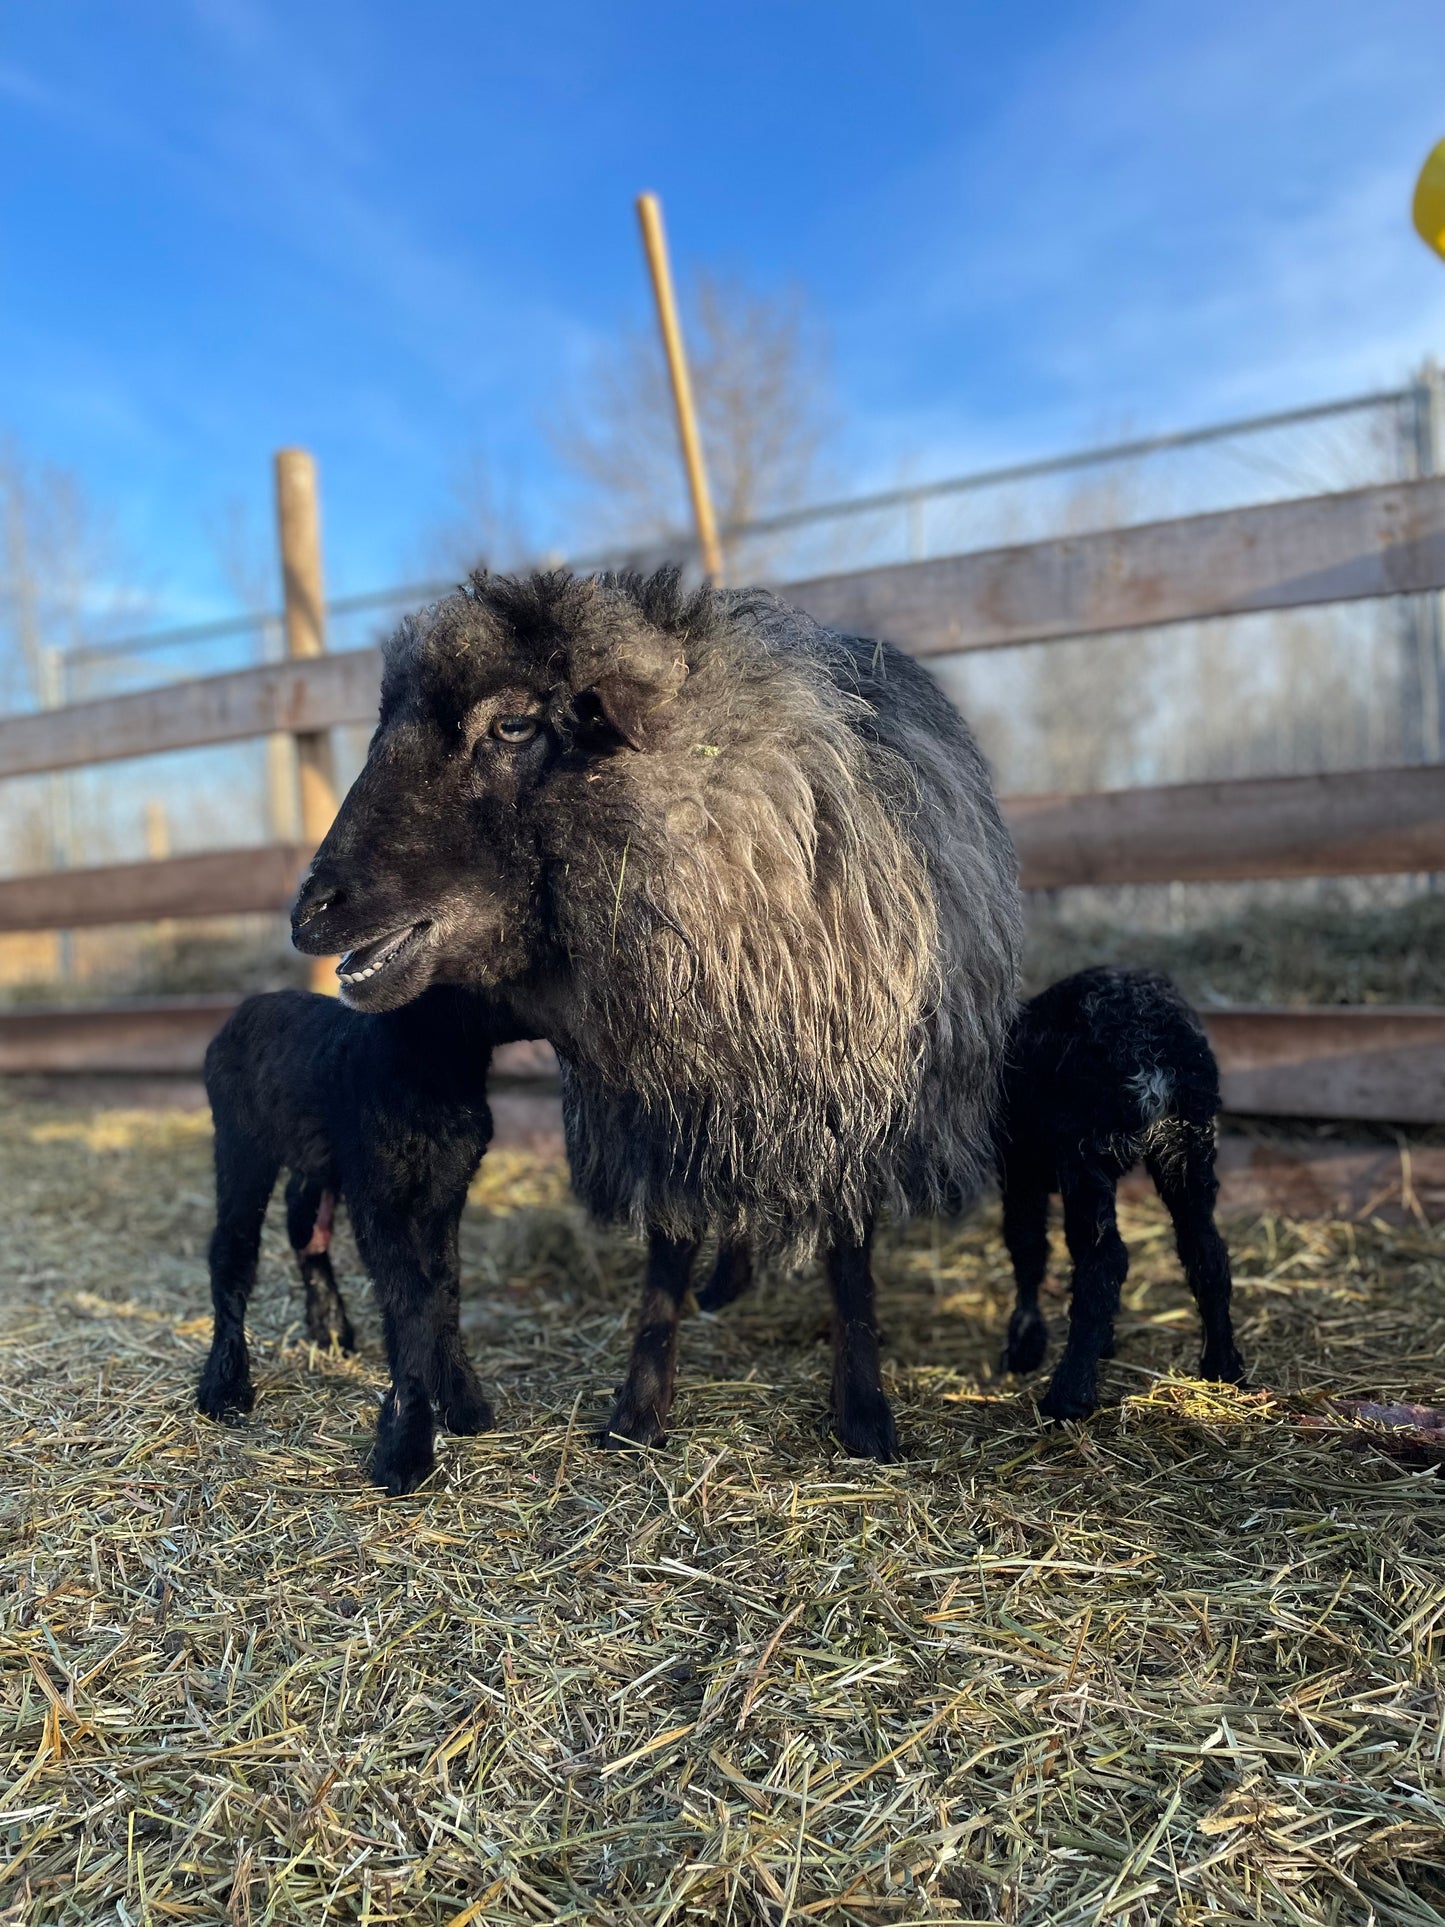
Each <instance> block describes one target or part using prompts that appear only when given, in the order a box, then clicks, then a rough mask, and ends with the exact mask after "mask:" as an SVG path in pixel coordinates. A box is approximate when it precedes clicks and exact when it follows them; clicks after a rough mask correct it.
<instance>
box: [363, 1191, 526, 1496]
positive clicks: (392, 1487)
mask: <svg viewBox="0 0 1445 1927" xmlns="http://www.w3.org/2000/svg"><path fill="white" fill-rule="evenodd" d="M347 1197H348V1199H349V1200H350V1207H351V1226H352V1230H353V1231H354V1232H355V1233H356V1243H357V1248H358V1249H359V1251H360V1253H361V1257H362V1262H363V1263H364V1264H365V1266H366V1268H367V1270H368V1271H369V1272H370V1273H371V1277H372V1282H373V1284H374V1285H375V1287H376V1298H377V1303H378V1305H379V1306H380V1308H381V1328H382V1334H383V1336H384V1338H385V1341H386V1358H387V1364H388V1366H389V1367H390V1370H391V1385H390V1387H389V1389H388V1391H387V1394H386V1397H385V1398H384V1399H383V1400H382V1404H381V1411H380V1413H379V1414H378V1417H377V1421H376V1444H375V1446H374V1447H373V1449H372V1455H371V1466H370V1470H371V1476H372V1478H373V1479H374V1480H375V1481H376V1483H377V1484H378V1485H380V1486H385V1488H386V1490H387V1491H388V1492H392V1493H399V1492H414V1491H415V1490H416V1488H417V1487H418V1486H419V1485H420V1484H421V1482H422V1480H423V1479H425V1478H426V1477H427V1476H428V1474H430V1473H431V1472H432V1471H433V1470H434V1469H435V1466H436V1450H435V1431H436V1415H435V1413H434V1411H433V1409H432V1398H433V1395H434V1392H435V1390H436V1389H437V1377H438V1372H437V1361H438V1359H439V1358H440V1357H442V1356H444V1355H445V1354H446V1351H447V1334H448V1327H449V1326H450V1324H451V1323H452V1321H453V1320H454V1318H455V1300H454V1298H453V1297H452V1296H451V1293H450V1290H449V1286H448V1281H447V1279H446V1277H445V1275H444V1273H442V1272H439V1270H438V1268H437V1267H436V1266H435V1265H434V1264H426V1263H423V1261H422V1259H421V1257H420V1256H419V1254H418V1249H417V1246H418V1243H420V1242H421V1240H419V1239H416V1238H414V1236H413V1233H414V1232H415V1230H416V1228H417V1221H416V1219H415V1217H414V1215H413V1214H411V1213H409V1212H407V1211H404V1210H402V1209H400V1208H399V1207H398V1206H397V1204H396V1203H395V1201H394V1200H391V1199H388V1198H386V1197H385V1196H384V1195H378V1194H377V1193H374V1192H373V1193H370V1194H369V1195H368V1194H367V1187H366V1186H365V1185H358V1186H357V1187H356V1189H355V1190H354V1191H353V1189H352V1187H351V1186H350V1185H348V1187H347ZM484 1404H485V1401H484ZM490 1416H491V1415H490V1413H487V1418H488V1419H490ZM484 1422H485V1421H484Z"/></svg>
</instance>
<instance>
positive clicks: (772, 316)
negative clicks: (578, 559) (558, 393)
mask: <svg viewBox="0 0 1445 1927" xmlns="http://www.w3.org/2000/svg"><path fill="white" fill-rule="evenodd" d="M683 327H684V335H685V338H686V343H687V351H688V361H689V366H690V369H691V373H692V382H693V388H694V391H695V394H696V399H697V408H698V416H699V428H700V432H701V436H702V443H703V452H704V457H705V460H706V463H707V469H708V479H709V482H710V484H711V487H712V492H713V499H714V505H715V507H716V509H717V514H718V520H719V521H720V522H721V523H722V525H723V526H724V528H726V527H729V526H732V525H736V524H737V523H740V522H746V521H748V520H750V519H751V518H752V517H753V516H755V515H759V514H763V513H766V512H767V511H769V510H779V509H784V508H793V507H797V506H798V505H800V504H801V503H804V502H806V501H807V500H808V499H809V498H810V496H812V495H814V493H815V492H816V490H817V488H818V486H819V468H820V461H821V457H822V453H823V449H824V447H825V444H826V442H827V439H828V435H829V433H830V430H831V425H832V408H831V401H830V395H829V381H828V355H827V350H826V344H825V342H824V340H823V338H822V330H821V328H820V326H819V324H818V322H817V321H816V319H815V318H814V317H813V316H812V315H811V314H810V312H809V310H808V308H807V305H806V303H805V301H804V299H803V296H802V295H801V294H800V293H799V292H797V291H796V290H793V291H785V292H782V293H773V292H759V291H757V290H754V289H749V288H747V287H745V286H744V285H743V284H741V283H740V282H736V281H730V280H724V279H722V278H720V277H717V276H714V275H709V274H703V275H700V276H699V277H698V279H697V282H696V284H695V286H694V288H693V290H692V294H691V298H690V299H688V300H686V301H685V302H684V318H683ZM551 439H552V442H553V445H554V447H555V448H556V451H557V453H558V455H559V456H560V458H561V459H562V461H563V462H564V463H565V465H566V466H567V467H568V468H569V469H570V470H571V472H572V473H573V475H574V476H575V477H576V478H577V480H578V482H579V483H580V485H581V488H582V492H583V500H584V505H585V509H584V512H585V515H586V520H587V529H586V538H587V539H589V540H595V541H601V542H604V543H611V544H615V543H618V542H625V543H628V544H636V545H639V546H641V545H644V544H647V543H650V542H656V541H657V540H659V539H660V538H663V537H665V536H667V535H669V534H673V533H675V532H677V531H679V530H681V529H685V528H686V527H687V526H688V524H689V519H690V518H689V507H688V498H687V491H686V486H685V482H684V479H683V472H682V465H681V461H680V458H679V455H678V443H677V424H676V418H675V416H674V413H673V404H672V395H671V390H670V388H669V386H668V380H667V370H666V367H665V365H664V361H663V355H662V348H661V345H660V343H659V341H658V338H657V331H656V328H655V326H653V325H652V324H651V323H650V322H649V323H644V324H641V325H638V326H635V327H632V328H630V329H628V330H626V331H625V332H624V333H622V334H621V335H619V336H618V337H617V338H616V339H615V340H612V341H609V342H607V343H606V344H605V345H604V346H603V347H601V348H599V349H598V351H597V353H596V354H595V355H594V356H593V358H592V362H591V365H590V366H589V368H588V369H587V371H586V374H585V377H584V379H583V382H582V384H581V387H580V389H579V391H578V392H577V393H576V394H575V395H574V397H573V398H572V401H571V403H570V405H569V406H568V408H567V409H566V411H565V412H564V414H563V415H562V416H561V417H560V418H559V419H558V420H557V421H555V422H554V423H553V424H552V426H551Z"/></svg>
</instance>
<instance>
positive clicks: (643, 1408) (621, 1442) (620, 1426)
mask: <svg viewBox="0 0 1445 1927" xmlns="http://www.w3.org/2000/svg"><path fill="white" fill-rule="evenodd" d="M597 1443H598V1444H599V1445H600V1446H601V1447H602V1448H603V1450H604V1451H606V1452H626V1451H628V1450H629V1449H631V1448H632V1447H634V1446H639V1445H665V1444H666V1443H667V1431H666V1428H665V1427H664V1425H663V1422H662V1419H661V1417H660V1416H659V1414H658V1410H657V1407H656V1406H655V1405H651V1404H648V1405H643V1404H641V1403H639V1402H638V1401H636V1400H634V1399H632V1398H630V1397H629V1396H628V1394H627V1391H626V1389H625V1388H624V1390H623V1392H622V1394H621V1396H620V1397H619V1398H618V1400H617V1403H616V1404H615V1405H614V1406H613V1408H612V1416H611V1417H610V1418H609V1419H608V1421H607V1423H606V1424H605V1425H604V1426H603V1427H602V1430H601V1431H600V1432H599V1433H598V1434H597Z"/></svg>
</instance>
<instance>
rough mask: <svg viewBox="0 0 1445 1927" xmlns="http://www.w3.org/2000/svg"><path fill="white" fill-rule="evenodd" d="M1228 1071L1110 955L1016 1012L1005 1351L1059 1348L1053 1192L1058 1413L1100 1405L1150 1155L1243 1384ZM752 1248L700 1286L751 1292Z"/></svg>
mask: <svg viewBox="0 0 1445 1927" xmlns="http://www.w3.org/2000/svg"><path fill="white" fill-rule="evenodd" d="M1218 1111H1219V1070H1218V1067H1217V1065H1216V1064H1215V1061H1214V1056H1213V1053H1212V1052H1211V1050H1210V1048H1209V1043H1208V1040H1207V1038H1206V1037H1205V1035H1204V1032H1203V1030H1202V1029H1201V1027H1200V1024H1199V1019H1198V1018H1197V1017H1196V1015H1195V1013H1194V1011H1193V1010H1192V1009H1191V1008H1190V1006H1189V1005H1188V1004H1187V1003H1186V1002H1185V1000H1184V998H1183V997H1182V996H1181V995H1180V994H1179V992H1178V990H1177V989H1176V988H1175V987H1174V985H1173V984H1172V983H1171V982H1170V981H1169V979H1168V978H1167V977H1161V976H1158V975H1156V974H1154V973H1153V972H1152V971H1146V970H1117V969H1111V968H1108V967H1105V966H1099V967H1096V968H1094V969H1092V970H1081V971H1080V972H1079V973H1078V975H1077V976H1074V977H1065V978H1064V979H1063V980H1062V982H1060V983H1057V984H1054V985H1053V986H1052V987H1051V988H1050V989H1048V990H1045V991H1043V992H1042V993H1041V994H1040V995H1039V996H1037V997H1035V998H1034V999H1033V1000H1032V1002H1030V1003H1027V1004H1025V1005H1024V1006H1023V1007H1022V1009H1021V1010H1020V1011H1019V1014H1018V1019H1017V1022H1016V1024H1015V1028H1014V1031H1013V1035H1012V1037H1011V1040H1010V1044H1009V1051H1008V1057H1007V1060H1006V1065H1005V1070H1004V1079H1003V1089H1002V1093H1001V1099H1000V1106H999V1114H998V1117H997V1119H996V1122H995V1127H994V1138H995V1163H996V1168H997V1172H998V1179H999V1187H1000V1190H1001V1191H1002V1194H1003V1234H1004V1241H1005V1243H1006V1244H1007V1246H1008V1250H1009V1256H1010V1257H1011V1258H1012V1260H1013V1267H1014V1277H1015V1279H1016V1280H1017V1284H1018V1304H1017V1308H1016V1310H1015V1311H1014V1314H1013V1317H1012V1319H1011V1320H1010V1322H1009V1333H1008V1344H1007V1347H1006V1348H1005V1351H1004V1358H1003V1362H1004V1364H1005V1365H1007V1366H1008V1367H1009V1368H1010V1369H1011V1370H1013V1371H1016V1372H1031V1371H1034V1370H1035V1369H1036V1368H1037V1367H1038V1366H1039V1365H1040V1364H1042V1362H1043V1358H1044V1353H1045V1351H1046V1350H1047V1349H1048V1328H1047V1326H1046V1325H1045V1324H1044V1321H1043V1317H1042V1316H1041V1314H1040V1312H1039V1286H1040V1285H1041V1284H1042V1283H1043V1280H1044V1275H1045V1273H1046V1272H1047V1270H1048V1263H1049V1231H1048V1218H1049V1199H1050V1197H1051V1196H1052V1195H1053V1194H1055V1193H1058V1194H1059V1195H1060V1196H1061V1197H1062V1199H1063V1206H1064V1236H1065V1239H1066V1241H1067V1243H1068V1247H1069V1255H1070V1257H1071V1258H1072V1259H1073V1262H1074V1277H1073V1302H1072V1306H1071V1310H1070V1317H1069V1338H1068V1344H1067V1346H1066V1347H1065V1350H1064V1355H1063V1357H1062V1358H1061V1359H1060V1360H1059V1364H1058V1368H1057V1370H1056V1371H1055V1373H1054V1376H1053V1379H1052V1381H1051V1383H1050V1385H1049V1388H1048V1390H1047V1391H1046V1392H1045V1394H1044V1396H1043V1398H1042V1399H1041V1400H1040V1401H1039V1408H1040V1410H1041V1411H1042V1412H1043V1413H1044V1414H1045V1415H1046V1416H1047V1417H1049V1418H1085V1417H1087V1415H1088V1414H1089V1413H1090V1412H1092V1411H1093V1410H1094V1408H1095V1406H1096V1405H1097V1404H1098V1388H1097V1382H1096V1381H1097V1375H1098V1363H1099V1360H1100V1359H1101V1358H1110V1357H1112V1356H1113V1351H1114V1316H1115V1313H1116V1312H1117V1310H1118V1307H1119V1294H1120V1291H1121V1290H1122V1288H1123V1284H1124V1279H1125V1277H1126V1276H1127V1275H1128V1270H1129V1254H1128V1252H1127V1251H1126V1250H1125V1248H1124V1243H1123V1240H1122V1239H1121V1238H1120V1236H1119V1228H1118V1224H1117V1222H1116V1220H1115V1215H1114V1200H1115V1194H1116V1192H1117V1189H1118V1184H1119V1180H1120V1179H1121V1178H1122V1177H1123V1176H1124V1175H1125V1174H1126V1173H1127V1172H1128V1171H1130V1170H1132V1169H1133V1167H1134V1166H1135V1165H1136V1164H1138V1163H1139V1162H1140V1161H1141V1160H1142V1161H1143V1164H1144V1167H1145V1169H1146V1170H1147V1171H1148V1173H1149V1175H1150V1177H1151V1178H1152V1179H1153V1180H1154V1184H1155V1186H1156V1188H1157V1189H1158V1192H1159V1195H1160V1197H1161V1198H1162V1199H1163V1200H1164V1203H1165V1204H1166V1205H1167V1206H1168V1209H1169V1214H1170V1216H1171V1217H1172V1218H1173V1220H1174V1233H1175V1238H1176V1241H1177V1243H1178V1247H1179V1256H1180V1259H1181V1261H1182V1262H1183V1265H1184V1273H1185V1276H1186V1277H1187V1279H1188V1280H1189V1284H1190V1288H1191V1289H1192V1291H1193V1293H1194V1296H1195V1299H1196V1301H1197V1302H1198V1305H1199V1311H1200V1316H1201V1318H1202V1320H1203V1324H1204V1356H1203V1359H1202V1360H1201V1363H1200V1373H1201V1375H1202V1376H1203V1377H1205V1378H1216V1379H1226V1380H1228V1381H1230V1382H1232V1383H1234V1384H1241V1383H1242V1382H1243V1379H1244V1367H1243V1365H1242V1364H1241V1362H1240V1357H1239V1353H1238V1352H1237V1351H1236V1350H1235V1348H1234V1333H1233V1328H1232V1326H1231V1323H1230V1316H1229V1299H1230V1289H1231V1285H1230V1273H1229V1252H1228V1250H1227V1249H1226V1248H1225V1244H1224V1240H1223V1239H1222V1238H1221V1237H1220V1235H1219V1232H1218V1230H1217V1228H1216V1226H1215V1223H1214V1203H1215V1199H1216V1197H1217V1195H1218V1191H1219V1185H1218V1181H1217V1179H1216V1177H1215V1171H1214V1120H1215V1117H1216V1115H1217V1113H1218ZM747 1257H748V1254H747V1250H746V1248H745V1247H742V1248H738V1247H734V1246H728V1245H724V1246H723V1247H722V1249H721V1250H720V1251H719V1254H718V1261H717V1266H716V1269H715V1270H714V1272H713V1275H712V1277H711V1279H710V1280H709V1282H708V1284H707V1285H706V1287H705V1288H704V1289H703V1290H702V1291H700V1292H699V1293H698V1295H697V1303H698V1308H699V1310H701V1311H720V1310H721V1309H722V1307H723V1306H724V1305H727V1304H730V1303H731V1302H732V1301H733V1299H734V1298H737V1297H738V1296H740V1295H741V1293H742V1292H744V1291H746V1290H747V1288H748V1286H749V1285H750V1283H751V1279H752V1274H751V1269H750V1267H749V1265H748V1262H747Z"/></svg>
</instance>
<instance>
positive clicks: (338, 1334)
mask: <svg viewBox="0 0 1445 1927" xmlns="http://www.w3.org/2000/svg"><path fill="white" fill-rule="evenodd" d="M306 1336H307V1338H308V1339H310V1341H311V1343H312V1344H313V1345H319V1346H320V1347H321V1349H322V1351H324V1352H329V1351H330V1349H331V1347H332V1346H333V1345H335V1347H336V1349H337V1351H339V1352H345V1353H346V1354H347V1355H348V1356H349V1355H350V1354H351V1353H353V1352H354V1351H355V1350H356V1333H355V1332H354V1331H353V1330H352V1329H351V1320H350V1319H349V1318H348V1317H347V1315H346V1313H345V1312H344V1311H342V1310H341V1308H340V1307H339V1306H338V1307H337V1308H336V1310H335V1311H332V1312H329V1313H327V1312H323V1313H321V1314H320V1315H319V1316H316V1317H308V1318H307V1320H306Z"/></svg>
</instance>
